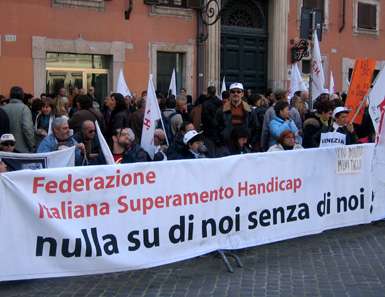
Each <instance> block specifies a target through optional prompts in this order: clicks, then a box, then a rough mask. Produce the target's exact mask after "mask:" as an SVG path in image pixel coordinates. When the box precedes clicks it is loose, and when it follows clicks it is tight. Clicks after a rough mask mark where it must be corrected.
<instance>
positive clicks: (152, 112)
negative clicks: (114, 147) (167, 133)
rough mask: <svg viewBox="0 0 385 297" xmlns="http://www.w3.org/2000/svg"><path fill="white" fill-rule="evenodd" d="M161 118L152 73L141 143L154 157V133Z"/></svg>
mask: <svg viewBox="0 0 385 297" xmlns="http://www.w3.org/2000/svg"><path fill="white" fill-rule="evenodd" d="M160 119H161V113H160V109H159V105H158V100H157V99H156V94H155V88H154V83H153V81H152V75H150V78H149V80H148V87H147V100H146V108H145V111H144V119H143V130H142V139H141V142H140V145H141V146H142V148H143V149H144V150H145V151H146V152H147V153H148V154H149V155H150V157H151V159H154V154H155V145H154V133H155V128H156V124H157V123H156V121H158V120H160Z"/></svg>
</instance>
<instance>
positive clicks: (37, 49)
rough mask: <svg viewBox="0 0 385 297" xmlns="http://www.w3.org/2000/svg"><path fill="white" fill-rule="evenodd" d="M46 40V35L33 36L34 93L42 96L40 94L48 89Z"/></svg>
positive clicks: (36, 95)
mask: <svg viewBox="0 0 385 297" xmlns="http://www.w3.org/2000/svg"><path fill="white" fill-rule="evenodd" d="M45 42H46V37H41V36H32V64H33V93H34V95H35V97H40V94H41V93H45V91H46V90H45V87H46V74H45V61H46V51H45V48H46V44H45Z"/></svg>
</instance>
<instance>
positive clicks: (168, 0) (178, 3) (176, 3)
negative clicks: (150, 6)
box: [157, 0, 186, 7]
mask: <svg viewBox="0 0 385 297" xmlns="http://www.w3.org/2000/svg"><path fill="white" fill-rule="evenodd" d="M157 5H163V6H173V7H186V0H157Z"/></svg>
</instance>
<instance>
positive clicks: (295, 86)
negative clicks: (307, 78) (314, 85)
mask: <svg viewBox="0 0 385 297" xmlns="http://www.w3.org/2000/svg"><path fill="white" fill-rule="evenodd" d="M297 91H307V88H306V85H305V83H304V81H303V79H302V75H301V72H300V71H299V69H298V65H297V63H294V64H292V65H291V77H290V90H289V98H290V100H291V98H293V97H294V93H295V92H297Z"/></svg>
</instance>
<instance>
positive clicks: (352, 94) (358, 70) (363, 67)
mask: <svg viewBox="0 0 385 297" xmlns="http://www.w3.org/2000/svg"><path fill="white" fill-rule="evenodd" d="M375 67H376V61H375V60H373V59H357V60H356V63H355V65H354V70H353V75H352V79H351V83H350V87H349V92H348V98H347V99H346V102H345V106H346V107H347V108H349V109H350V110H351V112H350V113H349V121H351V120H352V119H354V121H353V122H354V123H355V124H361V123H362V119H363V117H364V112H365V104H364V103H363V100H364V99H365V96H366V94H367V92H368V90H369V88H370V85H371V83H372V77H373V71H374V68H375ZM358 110H359V111H358Z"/></svg>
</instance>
